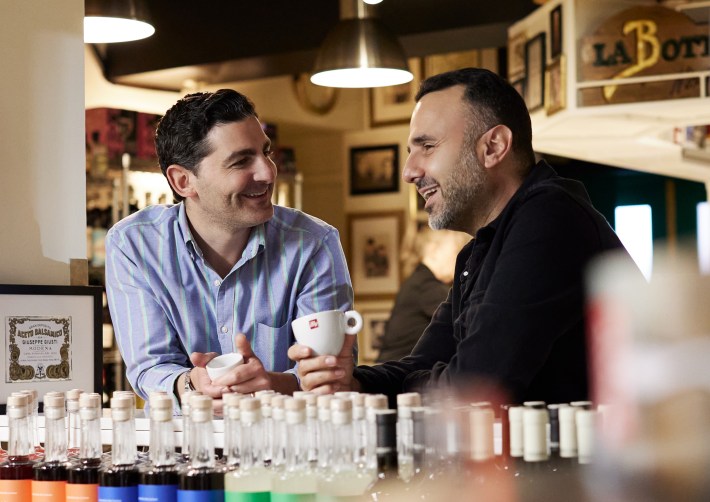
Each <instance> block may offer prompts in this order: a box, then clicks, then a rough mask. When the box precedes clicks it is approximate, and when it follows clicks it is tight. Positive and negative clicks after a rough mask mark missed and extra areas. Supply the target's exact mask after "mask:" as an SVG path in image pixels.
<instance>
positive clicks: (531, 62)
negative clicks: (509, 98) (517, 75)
mask: <svg viewBox="0 0 710 502" xmlns="http://www.w3.org/2000/svg"><path fill="white" fill-rule="evenodd" d="M525 68H526V71H527V76H526V79H525V103H526V104H527V105H528V110H530V111H531V112H532V111H535V110H537V109H539V108H542V106H543V104H544V102H545V33H544V32H541V33H538V34H537V35H535V37H533V38H531V39H530V40H528V41H527V42H526V43H525Z"/></svg>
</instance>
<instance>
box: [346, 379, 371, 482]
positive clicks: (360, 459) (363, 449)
mask: <svg viewBox="0 0 710 502" xmlns="http://www.w3.org/2000/svg"><path fill="white" fill-rule="evenodd" d="M350 399H351V400H352V402H353V432H354V434H355V462H357V464H358V465H360V466H361V467H363V468H364V467H365V465H366V464H367V420H365V394H361V393H360V392H353V393H352V395H351V397H350Z"/></svg>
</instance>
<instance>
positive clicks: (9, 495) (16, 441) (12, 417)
mask: <svg viewBox="0 0 710 502" xmlns="http://www.w3.org/2000/svg"><path fill="white" fill-rule="evenodd" d="M27 402H28V399H27V396H26V395H24V394H17V395H15V394H14V393H13V394H11V395H10V396H9V397H8V398H7V405H6V409H7V421H8V423H7V425H8V434H9V436H8V442H7V455H8V456H7V460H5V461H4V462H2V463H0V493H2V494H3V495H2V496H3V502H26V501H27V500H30V499H31V497H32V466H33V462H32V460H31V458H30V455H29V451H30V448H32V442H31V439H30V437H31V436H30V419H29V416H30V413H29V410H28V407H27Z"/></svg>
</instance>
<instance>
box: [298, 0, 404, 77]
mask: <svg viewBox="0 0 710 502" xmlns="http://www.w3.org/2000/svg"><path fill="white" fill-rule="evenodd" d="M372 14H373V8H372V7H371V6H369V5H366V4H365V3H364V2H363V1H362V0H340V21H339V22H338V24H337V25H336V26H335V27H334V28H333V29H332V30H331V31H330V33H328V35H327V36H326V38H325V41H324V42H323V45H322V46H321V48H320V51H319V52H318V56H317V57H316V63H315V69H314V71H313V75H312V76H311V82H313V83H314V84H316V85H322V86H326V87H384V86H388V85H397V84H404V83H406V82H409V81H411V80H412V79H413V78H414V76H413V75H412V73H411V72H410V71H409V67H408V66H407V57H406V55H405V54H404V49H403V48H402V46H401V45H400V43H399V41H398V40H397V38H396V37H395V36H394V35H393V34H392V33H390V32H388V31H387V30H386V29H385V27H384V26H382V24H381V23H380V22H379V21H378V20H377V19H376V18H374V17H373V15H372Z"/></svg>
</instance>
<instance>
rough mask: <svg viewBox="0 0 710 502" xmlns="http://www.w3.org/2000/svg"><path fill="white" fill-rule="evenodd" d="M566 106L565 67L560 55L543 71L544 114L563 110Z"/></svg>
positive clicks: (563, 59)
mask: <svg viewBox="0 0 710 502" xmlns="http://www.w3.org/2000/svg"><path fill="white" fill-rule="evenodd" d="M566 106H567V66H566V61H565V56H564V55H562V54H561V55H560V57H558V58H557V59H556V60H555V61H553V62H552V63H550V64H549V65H548V66H547V70H546V71H545V112H546V113H547V115H552V114H553V113H556V112H559V111H560V110H564V109H565V107H566Z"/></svg>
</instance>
